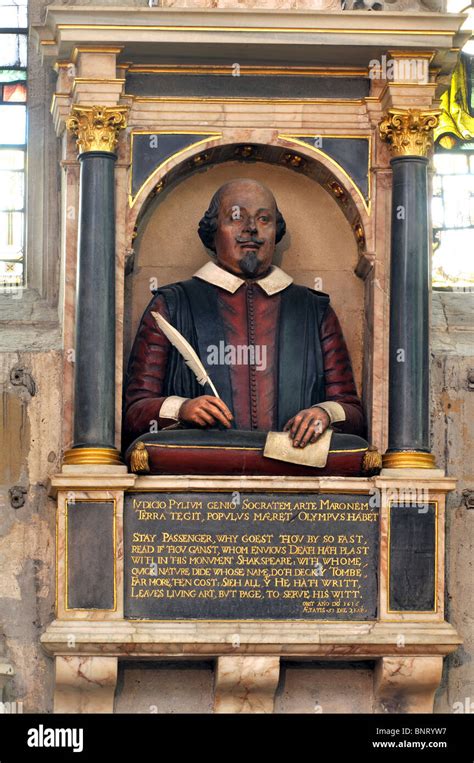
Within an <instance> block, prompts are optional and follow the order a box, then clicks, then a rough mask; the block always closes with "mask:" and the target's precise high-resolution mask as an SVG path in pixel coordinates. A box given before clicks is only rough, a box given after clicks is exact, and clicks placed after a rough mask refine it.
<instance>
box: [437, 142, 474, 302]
mask: <svg viewBox="0 0 474 763" xmlns="http://www.w3.org/2000/svg"><path fill="white" fill-rule="evenodd" d="M434 166H435V173H436V174H435V175H434V177H433V204H432V218H433V234H434V241H433V286H434V287H435V288H436V287H437V288H444V289H446V288H458V289H459V288H460V289H469V290H470V289H473V288H474V260H473V253H474V151H473V150H472V149H470V148H467V146H465V147H464V150H459V151H446V152H444V153H437V154H435V156H434Z"/></svg>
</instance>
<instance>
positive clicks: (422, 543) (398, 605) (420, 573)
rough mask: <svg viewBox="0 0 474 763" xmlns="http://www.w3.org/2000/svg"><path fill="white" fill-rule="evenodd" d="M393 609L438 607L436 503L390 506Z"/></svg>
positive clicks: (390, 582) (396, 504)
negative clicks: (436, 587) (436, 604)
mask: <svg viewBox="0 0 474 763" xmlns="http://www.w3.org/2000/svg"><path fill="white" fill-rule="evenodd" d="M389 553H390V581H389V609H390V610H391V611H396V612H403V611H410V612H432V611H433V610H434V609H435V595H436V590H435V581H436V504H434V503H426V504H414V505H411V504H399V503H392V504H391V506H390V549H389Z"/></svg>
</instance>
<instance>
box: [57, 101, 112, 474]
mask: <svg viewBox="0 0 474 763" xmlns="http://www.w3.org/2000/svg"><path fill="white" fill-rule="evenodd" d="M126 111H127V109H126V107H122V106H109V107H101V106H74V107H73V111H72V114H71V116H70V117H69V118H68V120H67V122H66V125H67V128H68V129H69V130H70V131H71V132H72V133H73V134H74V135H76V136H77V145H78V148H79V162H80V165H81V174H80V191H79V196H80V204H79V220H78V226H79V229H78V257H77V283H76V325H75V369H74V443H73V446H72V448H71V449H70V450H68V451H67V452H66V453H65V456H64V463H65V464H118V463H120V454H119V452H118V451H117V450H116V448H115V198H114V195H115V194H114V164H115V159H116V155H115V149H116V146H117V141H118V134H119V131H120V130H121V129H122V128H124V127H125V126H126V119H125V117H126Z"/></svg>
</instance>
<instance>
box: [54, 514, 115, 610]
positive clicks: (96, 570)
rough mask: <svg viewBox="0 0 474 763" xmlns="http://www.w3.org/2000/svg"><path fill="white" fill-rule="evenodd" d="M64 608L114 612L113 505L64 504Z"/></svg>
mask: <svg viewBox="0 0 474 763" xmlns="http://www.w3.org/2000/svg"><path fill="white" fill-rule="evenodd" d="M66 511H67V607H68V609H113V608H114V504H113V502H112V501H80V500H78V501H74V502H71V501H68V503H67V508H66Z"/></svg>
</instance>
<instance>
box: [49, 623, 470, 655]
mask: <svg viewBox="0 0 474 763" xmlns="http://www.w3.org/2000/svg"><path fill="white" fill-rule="evenodd" d="M41 643H42V645H43V648H44V649H45V651H46V652H47V653H48V654H49V655H52V656H74V655H89V656H93V655H102V656H111V657H112V656H115V657H121V658H127V659H128V658H130V657H140V658H142V657H150V658H154V659H157V658H160V657H162V658H168V659H169V658H172V659H173V660H174V659H176V658H179V657H183V658H186V659H189V658H190V657H195V658H203V657H219V656H220V655H231V654H233V655H244V654H250V655H272V656H277V655H278V656H281V657H285V658H291V657H295V658H301V657H307V658H314V659H320V658H324V659H334V660H337V659H347V658H348V657H349V658H351V659H360V660H362V659H372V658H379V657H388V656H399V657H400V656H402V657H410V656H415V655H442V656H445V655H448V654H450V653H451V652H454V651H455V650H456V649H457V647H458V646H459V644H461V643H462V640H461V638H460V637H459V635H458V633H457V632H456V630H455V629H454V628H453V626H452V625H450V624H449V623H447V622H443V621H440V622H406V621H405V622H404V621H401V620H398V621H392V622H324V623H321V622H319V623H315V622H304V621H295V620H291V621H272V622H269V621H266V622H265V621H260V622H255V621H253V622H246V621H217V622H213V621H199V622H197V621H189V620H186V621H181V620H172V621H166V622H165V621H164V622H146V621H133V620H109V621H107V620H100V621H98V620H95V621H91V620H82V621H81V620H54V621H53V622H52V623H51V624H50V625H49V627H48V628H47V630H46V631H45V633H44V634H43V636H42V637H41ZM402 644H403V646H402Z"/></svg>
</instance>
